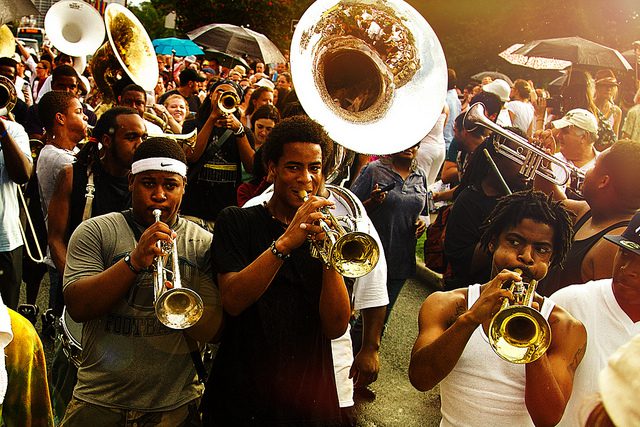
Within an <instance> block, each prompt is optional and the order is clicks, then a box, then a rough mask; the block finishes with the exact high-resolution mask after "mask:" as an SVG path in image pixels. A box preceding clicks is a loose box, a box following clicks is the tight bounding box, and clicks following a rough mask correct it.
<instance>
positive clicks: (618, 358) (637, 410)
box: [598, 335, 640, 426]
mask: <svg viewBox="0 0 640 427" xmlns="http://www.w3.org/2000/svg"><path fill="white" fill-rule="evenodd" d="M639 370H640V335H636V336H635V337H634V338H633V339H632V340H631V341H629V342H628V343H626V344H624V345H623V346H622V347H620V348H619V349H618V350H616V352H615V353H614V354H613V355H612V356H611V357H610V358H609V361H608V362H607V366H605V367H604V369H603V370H602V371H601V372H600V376H599V378H598V383H599V385H600V395H601V396H602V403H603V404H604V408H605V409H606V410H607V414H608V415H609V418H611V421H613V423H614V424H615V425H617V426H637V425H640V406H639V405H638V394H639V393H640V375H638V372H639Z"/></svg>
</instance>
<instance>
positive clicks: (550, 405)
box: [409, 191, 586, 426]
mask: <svg viewBox="0 0 640 427" xmlns="http://www.w3.org/2000/svg"><path fill="white" fill-rule="evenodd" d="M483 228H484V234H483V236H482V239H481V241H480V243H481V245H482V246H483V247H484V249H485V250H487V251H488V252H489V253H490V254H491V256H492V275H491V277H492V280H491V281H490V282H488V283H485V284H483V285H480V284H475V285H471V286H469V288H466V289H465V288H463V289H456V290H453V291H449V292H435V293H433V294H431V295H430V296H429V297H428V298H427V299H426V300H425V302H424V303H423V305H422V308H421V309H420V316H419V328H420V330H419V334H418V338H417V340H416V343H415V345H414V347H413V350H412V354H411V362H410V365H409V379H410V380H411V383H412V384H413V386H414V387H416V388H417V389H418V390H421V391H426V390H430V389H431V388H433V387H434V386H435V385H436V384H438V383H439V384H440V394H441V399H442V408H441V411H442V422H441V425H442V426H453V425H457V426H459V425H465V426H488V425H514V426H515V425H517V426H527V425H534V424H535V425H555V424H557V423H558V422H559V421H560V419H561V418H562V414H563V412H564V409H565V406H566V404H567V401H568V400H569V397H570V396H571V390H572V386H573V376H574V374H575V370H576V368H577V367H578V364H579V363H580V361H581V360H582V356H583V355H584V350H585V345H586V332H585V329H584V326H582V324H581V323H580V322H579V321H577V320H575V319H574V318H573V317H571V315H570V314H569V313H567V312H566V311H565V310H563V309H562V308H560V307H558V306H554V304H553V302H552V301H550V300H548V299H543V298H542V297H540V296H538V295H537V294H536V295H535V297H534V303H533V306H534V308H536V309H538V310H539V311H540V314H542V316H543V317H545V318H546V319H547V320H548V324H549V325H550V330H551V337H552V339H551V343H550V346H549V348H548V349H547V351H546V353H544V354H543V355H542V356H541V357H540V358H538V359H537V360H534V361H532V362H531V363H527V364H526V365H525V366H522V365H520V364H512V363H510V362H507V361H505V360H503V359H501V358H500V357H499V356H498V355H497V354H496V353H494V351H492V349H491V346H490V345H489V342H488V338H487V331H488V328H489V325H490V322H491V320H492V319H493V318H494V316H495V315H496V314H497V313H498V312H499V311H500V308H501V305H502V303H503V300H504V299H505V298H508V299H509V300H513V294H512V292H511V291H510V290H509V289H505V285H509V284H510V283H513V282H514V281H515V282H517V281H524V282H525V283H528V282H531V280H540V279H541V278H543V277H544V276H545V274H546V273H547V270H548V268H549V266H550V265H557V264H560V263H561V262H562V260H563V258H564V256H565V254H566V252H567V250H568V247H569V245H570V243H571V236H572V233H571V218H570V216H569V214H568V213H567V212H566V211H565V210H564V208H562V207H561V206H560V205H558V204H557V203H552V202H550V201H549V199H548V198H547V196H545V195H544V194H543V193H539V192H530V191H527V192H519V193H514V194H512V195H509V196H506V197H504V198H502V199H501V200H500V201H499V202H498V204H497V206H496V207H495V209H494V211H493V212H492V214H491V215H490V216H489V219H488V220H487V221H486V222H485V223H484V225H483ZM516 268H517V269H520V270H521V271H522V274H518V273H516V272H514V270H515V269H516Z"/></svg>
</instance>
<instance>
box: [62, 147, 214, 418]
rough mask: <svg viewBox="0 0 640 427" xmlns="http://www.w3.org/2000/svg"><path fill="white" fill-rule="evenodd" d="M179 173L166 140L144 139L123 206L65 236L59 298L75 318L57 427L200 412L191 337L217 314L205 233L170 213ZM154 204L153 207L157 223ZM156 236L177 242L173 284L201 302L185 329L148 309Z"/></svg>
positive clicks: (180, 187) (176, 200)
mask: <svg viewBox="0 0 640 427" xmlns="http://www.w3.org/2000/svg"><path fill="white" fill-rule="evenodd" d="M186 174H187V166H186V160H185V157H184V153H183V151H182V149H181V148H180V146H179V145H178V144H177V143H176V142H175V141H174V140H171V139H167V138H150V139H148V140H146V141H145V142H143V143H142V144H140V146H139V147H138V148H137V150H136V152H135V154H134V157H133V164H132V167H131V175H130V177H129V189H130V190H131V193H132V196H131V206H132V209H131V210H129V211H125V212H117V213H110V214H106V215H102V216H99V217H95V218H91V219H89V220H87V221H85V222H83V223H82V224H80V226H78V228H77V229H76V231H75V232H74V233H73V235H72V236H71V239H70V241H69V246H68V249H67V265H66V268H65V277H64V294H65V301H66V303H67V309H68V311H69V314H70V315H71V317H72V318H73V319H74V320H75V321H77V322H83V323H84V324H83V335H82V336H83V338H82V356H81V359H82V360H81V364H80V368H79V370H78V383H77V385H76V387H75V390H74V393H73V399H72V400H71V402H70V403H69V406H68V407H67V412H66V414H65V418H64V419H63V421H62V425H63V426H86V425H92V426H95V427H97V426H113V425H125V424H127V425H129V424H128V423H136V422H137V423H140V425H147V423H148V424H151V425H156V424H158V425H190V424H189V423H190V422H192V421H193V422H195V421H196V420H198V419H199V418H198V412H197V406H198V402H199V399H200V395H201V393H202V385H201V383H200V382H199V381H198V378H197V376H196V369H195V367H194V362H195V359H194V360H192V358H191V355H190V352H191V351H192V350H195V348H193V349H192V347H194V345H195V343H193V342H190V341H198V342H200V343H204V342H207V341H210V340H211V339H212V338H213V337H214V336H215V335H216V333H217V332H218V330H219V328H220V324H221V321H222V311H221V309H220V300H219V297H218V294H217V290H216V289H215V287H214V285H213V277H212V274H211V266H210V265H211V264H210V252H209V247H210V245H211V234H210V233H208V232H206V231H205V230H203V229H202V228H200V227H198V226H197V225H195V224H193V223H191V222H189V221H187V220H184V219H182V218H180V217H179V216H178V210H179V209H180V203H181V201H182V195H183V194H184V187H185V184H186ZM154 210H160V211H161V214H160V220H159V221H156V220H155V216H154V213H153V211H154ZM159 241H162V242H166V243H171V244H173V245H177V252H178V257H179V264H180V276H181V277H182V281H181V285H182V287H184V288H190V289H192V290H194V291H196V292H197V293H198V294H199V295H200V296H201V298H202V300H203V302H204V314H203V315H202V318H201V319H200V320H199V321H198V322H197V323H196V324H195V325H193V326H192V327H190V328H187V329H185V330H184V331H180V330H175V329H169V328H167V327H166V326H164V325H163V324H162V323H160V321H159V320H158V319H157V317H156V314H155V312H154V290H153V285H152V283H153V273H152V271H151V267H152V265H154V262H155V260H156V257H158V256H161V255H163V251H162V249H161V248H160V247H159V246H160V245H158V242H159ZM169 277H170V276H169ZM200 347H201V346H200Z"/></svg>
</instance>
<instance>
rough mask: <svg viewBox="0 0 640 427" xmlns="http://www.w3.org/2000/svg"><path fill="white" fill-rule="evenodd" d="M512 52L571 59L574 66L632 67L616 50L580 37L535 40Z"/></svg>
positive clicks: (628, 68)
mask: <svg viewBox="0 0 640 427" xmlns="http://www.w3.org/2000/svg"><path fill="white" fill-rule="evenodd" d="M513 53H516V54H520V55H525V56H538V57H542V58H552V59H562V60H564V61H571V63H572V64H573V66H574V67H575V66H576V65H586V66H591V67H601V68H612V69H616V70H625V71H628V70H631V69H632V68H631V65H630V64H629V62H628V61H627V60H626V59H624V57H623V56H622V55H621V54H620V52H618V51H617V50H615V49H612V48H610V47H607V46H604V45H601V44H598V43H595V42H592V41H590V40H586V39H583V38H581V37H561V38H556V39H546V40H536V41H532V42H529V43H526V44H525V45H524V46H522V47H521V48H520V49H518V50H516V51H515V52H513Z"/></svg>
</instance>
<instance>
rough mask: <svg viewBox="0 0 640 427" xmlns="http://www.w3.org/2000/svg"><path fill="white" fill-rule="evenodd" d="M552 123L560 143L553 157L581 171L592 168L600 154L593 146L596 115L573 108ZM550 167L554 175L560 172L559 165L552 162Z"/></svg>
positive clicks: (595, 134) (596, 122)
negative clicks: (558, 149)
mask: <svg viewBox="0 0 640 427" xmlns="http://www.w3.org/2000/svg"><path fill="white" fill-rule="evenodd" d="M552 125H553V127H554V128H555V129H557V132H556V133H555V136H556V139H557V141H558V143H559V144H560V147H559V148H560V151H558V152H557V153H556V154H555V157H557V158H558V159H560V160H562V161H563V162H565V163H569V164H570V165H573V166H575V167H577V168H579V169H580V170H581V171H583V172H586V171H588V170H589V169H592V168H593V167H594V166H595V164H596V157H598V156H599V155H600V152H599V151H597V150H596V149H595V148H594V146H593V144H594V143H595V141H596V139H597V137H598V120H597V119H596V116H594V115H593V113H592V112H591V111H588V110H584V109H582V108H575V109H573V110H571V111H569V112H567V114H565V115H564V117H562V118H561V119H558V120H554V121H553V122H552ZM552 168H553V170H554V172H555V173H556V175H560V174H561V173H562V171H561V170H560V167H559V166H557V165H555V164H554V165H553V167H552ZM567 185H570V182H567Z"/></svg>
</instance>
